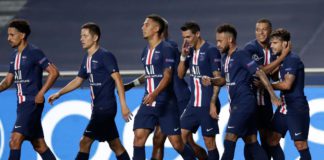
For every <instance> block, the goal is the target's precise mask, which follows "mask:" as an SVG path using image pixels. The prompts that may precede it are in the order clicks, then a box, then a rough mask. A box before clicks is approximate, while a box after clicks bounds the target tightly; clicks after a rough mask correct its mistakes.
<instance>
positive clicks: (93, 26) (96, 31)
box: [81, 22, 101, 42]
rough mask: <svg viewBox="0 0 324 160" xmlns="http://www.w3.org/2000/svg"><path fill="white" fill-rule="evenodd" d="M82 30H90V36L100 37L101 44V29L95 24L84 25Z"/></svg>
mask: <svg viewBox="0 0 324 160" xmlns="http://www.w3.org/2000/svg"><path fill="white" fill-rule="evenodd" d="M81 29H89V32H90V34H92V35H97V36H98V40H97V42H99V40H100V36H101V32H100V27H99V26H98V25H97V24H96V23H93V22H88V23H85V24H84V25H82V27H81Z"/></svg>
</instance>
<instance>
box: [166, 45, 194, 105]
mask: <svg viewBox="0 0 324 160" xmlns="http://www.w3.org/2000/svg"><path fill="white" fill-rule="evenodd" d="M166 42H168V43H170V45H171V46H172V47H173V49H174V53H175V69H174V71H173V90H174V93H175V95H176V97H177V101H178V102H181V101H183V100H188V99H189V98H190V90H189V86H188V84H187V82H186V81H185V80H184V79H180V78H179V77H178V70H177V68H178V65H179V62H180V54H181V53H180V52H179V49H178V45H177V43H176V42H174V41H171V40H166Z"/></svg>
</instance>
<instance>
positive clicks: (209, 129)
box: [206, 128, 214, 132]
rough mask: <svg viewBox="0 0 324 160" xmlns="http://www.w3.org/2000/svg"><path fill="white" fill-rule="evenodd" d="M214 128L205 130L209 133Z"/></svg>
mask: <svg viewBox="0 0 324 160" xmlns="http://www.w3.org/2000/svg"><path fill="white" fill-rule="evenodd" d="M213 129H214V128H207V130H206V131H207V132H209V131H211V130H213Z"/></svg>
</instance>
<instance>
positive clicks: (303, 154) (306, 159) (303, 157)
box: [298, 148, 312, 160]
mask: <svg viewBox="0 0 324 160" xmlns="http://www.w3.org/2000/svg"><path fill="white" fill-rule="evenodd" d="M298 152H299V155H300V160H311V159H312V156H311V154H310V152H309V148H306V149H303V150H300V151H298Z"/></svg>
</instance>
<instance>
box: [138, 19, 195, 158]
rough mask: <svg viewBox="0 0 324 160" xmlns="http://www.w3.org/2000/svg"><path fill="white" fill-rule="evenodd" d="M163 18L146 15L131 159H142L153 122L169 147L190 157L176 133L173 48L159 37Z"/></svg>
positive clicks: (185, 156) (191, 155)
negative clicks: (141, 87)
mask: <svg viewBox="0 0 324 160" xmlns="http://www.w3.org/2000/svg"><path fill="white" fill-rule="evenodd" d="M164 27H165V25H164V20H163V18H161V17H160V16H158V15H154V14H153V15H149V16H147V17H146V19H145V21H144V23H143V26H142V31H143V38H144V39H146V40H147V42H148V45H147V46H146V47H145V48H144V51H143V53H142V56H141V60H142V63H143V65H144V69H145V79H146V83H145V94H144V98H143V101H142V104H141V106H140V108H139V110H138V112H137V114H136V116H135V120H134V134H135V137H134V154H133V159H134V160H144V159H145V142H146V140H147V138H148V136H149V134H150V133H151V132H152V131H153V130H154V128H155V126H156V125H157V124H159V125H160V127H161V131H162V133H163V134H164V135H167V137H168V139H169V140H170V142H171V144H172V146H173V148H174V149H175V150H176V151H177V152H178V153H179V154H180V155H181V156H182V157H183V158H184V159H194V154H193V152H192V151H191V150H190V148H189V147H188V146H186V145H184V144H183V142H182V140H181V136H180V124H179V113H178V109H177V107H176V97H175V95H174V92H173V86H172V76H173V70H174V65H175V64H174V63H175V60H174V57H175V55H174V54H175V53H174V48H173V47H172V46H171V45H170V44H169V43H168V42H165V41H164V40H163V37H162V33H163V31H164Z"/></svg>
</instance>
